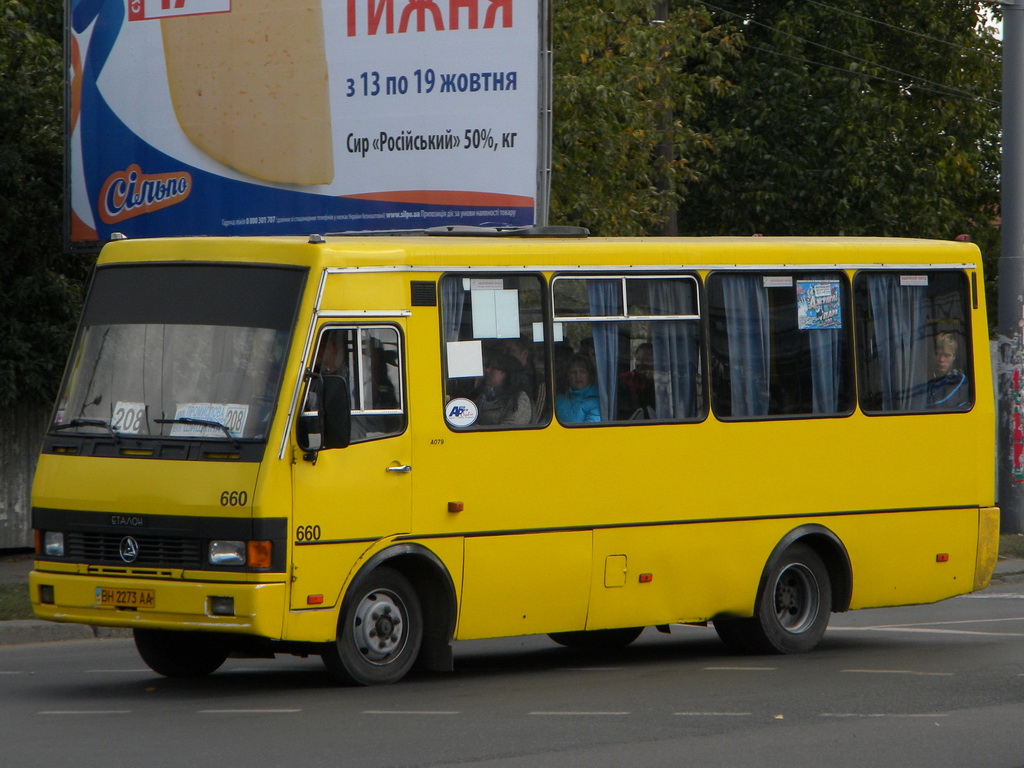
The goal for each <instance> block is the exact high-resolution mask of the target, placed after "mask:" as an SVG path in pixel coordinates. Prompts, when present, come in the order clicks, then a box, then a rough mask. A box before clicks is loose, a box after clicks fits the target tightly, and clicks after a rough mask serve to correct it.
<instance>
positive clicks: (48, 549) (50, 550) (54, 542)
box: [43, 531, 64, 557]
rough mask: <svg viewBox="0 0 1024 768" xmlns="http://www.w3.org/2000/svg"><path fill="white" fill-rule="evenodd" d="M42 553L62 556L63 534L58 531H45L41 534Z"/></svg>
mask: <svg viewBox="0 0 1024 768" xmlns="http://www.w3.org/2000/svg"><path fill="white" fill-rule="evenodd" d="M43 554H44V555H46V556H47V557H64V534H63V533H62V532H60V531H46V532H45V533H44V534H43Z"/></svg>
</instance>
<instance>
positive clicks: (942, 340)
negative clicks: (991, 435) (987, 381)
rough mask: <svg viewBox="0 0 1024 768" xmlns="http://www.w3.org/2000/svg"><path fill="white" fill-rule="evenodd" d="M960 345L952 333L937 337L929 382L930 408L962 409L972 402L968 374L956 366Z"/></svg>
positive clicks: (941, 334)
mask: <svg viewBox="0 0 1024 768" xmlns="http://www.w3.org/2000/svg"><path fill="white" fill-rule="evenodd" d="M959 346H960V345H959V343H958V342H957V340H956V337H955V336H954V335H953V334H952V333H940V334H938V335H937V336H936V337H935V356H934V357H933V358H932V378H931V379H930V380H929V382H928V407H929V408H938V409H941V410H960V409H963V408H968V407H969V406H970V404H971V395H970V387H969V385H968V384H967V376H966V375H965V374H964V372H963V371H961V370H959V369H957V368H956V367H954V364H955V363H956V353H957V350H958V348H959Z"/></svg>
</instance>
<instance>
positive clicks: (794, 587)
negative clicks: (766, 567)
mask: <svg viewBox="0 0 1024 768" xmlns="http://www.w3.org/2000/svg"><path fill="white" fill-rule="evenodd" d="M775 616H776V618H777V619H778V621H779V625H780V626H781V627H782V628H783V629H785V630H786V631H787V632H792V633H793V634H799V633H801V632H806V631H807V630H808V629H810V627H811V625H812V624H814V620H815V619H816V618H817V616H818V581H817V579H815V578H814V574H813V573H812V572H811V570H810V569H809V568H808V567H807V566H805V565H804V564H802V563H792V564H791V565H788V566H786V567H785V568H784V569H783V570H782V572H781V573H780V574H779V578H778V579H777V580H776V582H775Z"/></svg>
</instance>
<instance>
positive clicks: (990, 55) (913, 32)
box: [807, 0, 1002, 61]
mask: <svg viewBox="0 0 1024 768" xmlns="http://www.w3.org/2000/svg"><path fill="white" fill-rule="evenodd" d="M807 2H808V3H810V4H811V5H816V6H818V7H819V8H824V9H825V10H827V11H834V12H835V13H841V14H844V15H846V16H853V17H854V18H855V19H861V20H862V21H870V22H871V23H872V24H878V25H879V26H882V27H888V28H889V29H893V30H896V31H897V32H904V33H905V34H908V35H915V36H917V37H921V38H924V39H925V40H930V41H932V42H934V43H941V44H942V45H948V46H949V47H951V48H959V49H960V50H962V51H968V52H969V53H976V54H978V55H980V56H985V57H987V58H990V59H992V60H993V61H1001V60H1002V56H1000V55H999V54H998V53H991V52H989V51H986V50H984V49H983V48H972V47H970V46H967V45H960V44H959V43H951V42H949V41H948V40H943V39H942V38H939V37H934V36H932V35H926V34H925V33H924V32H918V31H917V30H916V29H908V28H907V27H899V26H896V25H895V24H889V23H888V22H885V21H879V20H878V19H873V18H871V17H870V16H865V15H864V14H861V13H856V12H855V11H847V10H844V9H842V8H836V7H835V6H834V5H826V4H825V3H821V2H818V0H807Z"/></svg>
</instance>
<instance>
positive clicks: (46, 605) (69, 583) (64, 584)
mask: <svg viewBox="0 0 1024 768" xmlns="http://www.w3.org/2000/svg"><path fill="white" fill-rule="evenodd" d="M29 594H30V596H31V599H32V609H33V610H34V611H35V614H36V616H38V617H39V618H41V619H49V620H50V621H63V622H71V623H77V624H90V625H93V626H98V627H127V628H134V627H143V628H147V629H190V630H197V631H204V632H229V633H235V634H244V635H254V636H257V637H266V638H270V639H279V638H280V637H281V632H282V623H283V616H284V611H285V606H286V604H287V589H286V585H285V584H283V583H258V584H239V583H225V582H201V581H190V582H179V581H163V580H157V579H152V580H150V579H127V578H103V577H97V576H93V575H85V574H70V573H53V572H48V571H38V570H37V571H32V573H31V574H30V575H29Z"/></svg>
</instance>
